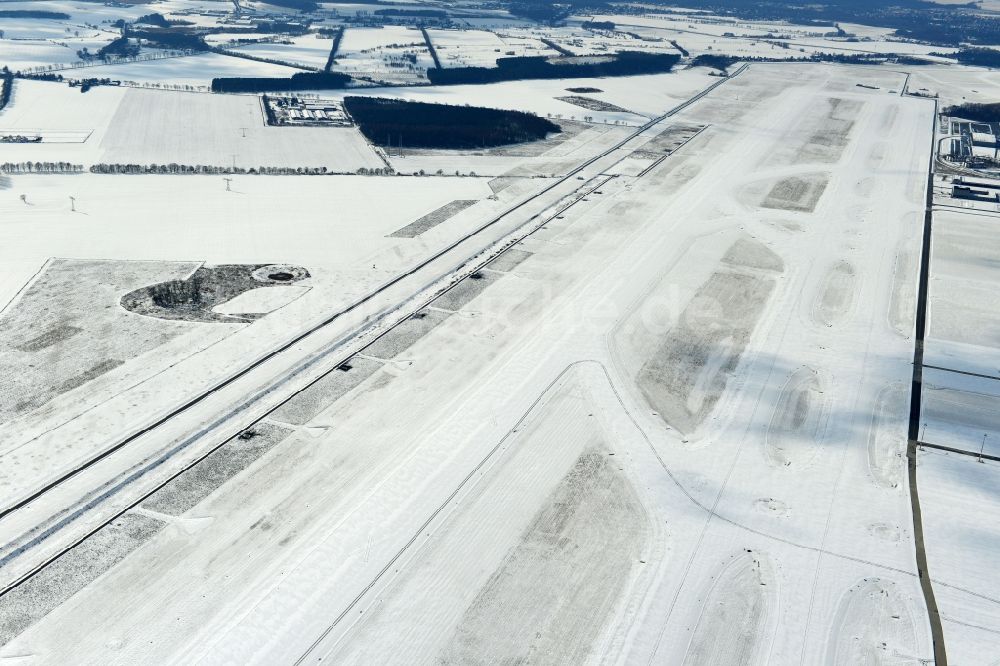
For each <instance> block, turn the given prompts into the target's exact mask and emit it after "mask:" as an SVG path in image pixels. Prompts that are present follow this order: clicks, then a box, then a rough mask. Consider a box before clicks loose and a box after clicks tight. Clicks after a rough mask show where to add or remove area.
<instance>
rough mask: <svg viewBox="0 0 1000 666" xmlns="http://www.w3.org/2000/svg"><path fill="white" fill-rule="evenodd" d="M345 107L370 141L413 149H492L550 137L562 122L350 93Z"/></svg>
mask: <svg viewBox="0 0 1000 666" xmlns="http://www.w3.org/2000/svg"><path fill="white" fill-rule="evenodd" d="M344 109H345V110H346V111H347V113H348V114H350V116H351V118H352V119H353V120H354V122H355V123H357V124H358V127H359V128H360V129H361V132H362V133H363V134H364V135H365V136H366V137H367V138H368V140H369V141H371V142H372V143H374V144H376V145H380V146H389V145H392V146H403V147H408V148H487V147H493V146H504V145H508V144H512V143H522V142H525V141H535V140H538V139H544V138H545V137H546V136H547V135H548V134H549V133H552V132H560V131H562V130H561V129H560V127H559V126H558V125H556V124H555V123H553V122H551V121H549V120H547V119H545V118H540V117H538V116H536V115H533V114H530V113H525V112H523V111H508V110H503V109H488V108H484V107H476V106H454V105H450V104H431V103H427V102H408V101H405V100H398V99H386V98H380V97H345V98H344Z"/></svg>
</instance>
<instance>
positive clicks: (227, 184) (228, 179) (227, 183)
mask: <svg viewBox="0 0 1000 666" xmlns="http://www.w3.org/2000/svg"><path fill="white" fill-rule="evenodd" d="M222 180H224V181H226V192H232V190H231V189H230V188H229V184H230V183H232V182H233V179H232V178H223V179H222Z"/></svg>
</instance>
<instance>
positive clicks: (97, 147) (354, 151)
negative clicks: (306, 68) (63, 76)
mask: <svg viewBox="0 0 1000 666" xmlns="http://www.w3.org/2000/svg"><path fill="white" fill-rule="evenodd" d="M161 64H162V63H161ZM0 130H3V131H4V132H6V133H11V134H31V133H33V132H39V131H41V132H44V133H50V134H51V133H57V132H59V133H63V134H65V133H66V132H68V131H73V132H75V133H78V134H79V135H80V136H83V137H84V138H85V140H84V141H82V142H79V143H40V144H11V145H9V146H6V147H5V148H4V152H3V159H2V161H4V162H15V163H16V162H21V161H28V160H30V161H33V162H39V161H47V162H59V161H68V162H70V163H72V164H82V165H84V166H90V165H91V164H95V163H98V162H104V163H110V164H143V165H148V164H170V163H175V164H185V165H192V166H194V165H199V164H201V165H212V166H233V165H235V166H239V167H243V168H245V169H249V168H257V167H260V166H265V167H292V168H297V167H309V168H319V167H326V168H327V170H328V171H332V172H355V171H357V170H358V169H359V168H367V169H377V168H381V167H383V166H385V165H384V163H383V162H382V160H381V159H380V158H379V156H378V154H377V153H376V152H375V150H374V149H373V148H372V147H371V146H370V145H369V144H368V143H367V141H365V139H364V137H363V136H362V135H361V133H360V132H358V130H357V129H355V128H351V127H343V128H339V127H330V128H325V127H324V128H320V127H268V126H266V125H265V121H264V112H263V110H262V108H261V102H260V99H259V98H258V97H257V96H255V95H208V94H204V93H196V92H181V91H172V90H146V89H136V88H127V87H113V86H97V87H95V88H93V89H91V90H89V91H88V92H86V93H83V94H81V93H80V92H79V88H70V87H68V86H66V85H65V84H60V83H50V82H43V81H24V80H18V81H16V83H15V94H14V101H13V103H12V104H11V105H10V107H9V108H7V109H5V110H4V111H3V112H2V113H0Z"/></svg>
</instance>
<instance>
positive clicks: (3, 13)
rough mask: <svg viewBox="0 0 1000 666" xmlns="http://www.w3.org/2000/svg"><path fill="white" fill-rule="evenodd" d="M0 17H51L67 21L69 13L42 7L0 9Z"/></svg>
mask: <svg viewBox="0 0 1000 666" xmlns="http://www.w3.org/2000/svg"><path fill="white" fill-rule="evenodd" d="M0 18H26V19H53V20H55V21H68V20H69V14H67V13H65V12H49V11H45V10H42V9H0Z"/></svg>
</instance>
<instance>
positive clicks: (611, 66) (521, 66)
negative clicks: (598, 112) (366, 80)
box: [427, 51, 680, 85]
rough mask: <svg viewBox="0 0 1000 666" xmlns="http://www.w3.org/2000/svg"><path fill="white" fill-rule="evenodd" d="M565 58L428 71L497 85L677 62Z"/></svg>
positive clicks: (446, 80) (633, 54) (640, 56)
mask: <svg viewBox="0 0 1000 666" xmlns="http://www.w3.org/2000/svg"><path fill="white" fill-rule="evenodd" d="M573 60H575V59H573V58H565V59H563V60H562V61H561V62H553V61H552V60H551V59H549V58H546V57H544V56H525V57H515V58H499V59H498V60H497V66H496V67H449V68H447V69H442V68H439V67H435V68H432V69H428V70H427V78H428V79H430V82H431V83H434V84H441V85H449V84H459V83H496V82H498V81H517V80H520V79H571V78H585V77H594V76H630V75H633V74H656V73H660V72H669V71H670V70H671V69H673V67H674V65H676V64H677V62H678V61H679V60H680V56H679V55H675V54H673V53H643V52H639V51H623V52H621V53H619V54H617V55H615V56H613V57H612V59H610V60H607V61H604V62H593V60H592V59H589V58H580V59H579V62H573Z"/></svg>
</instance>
